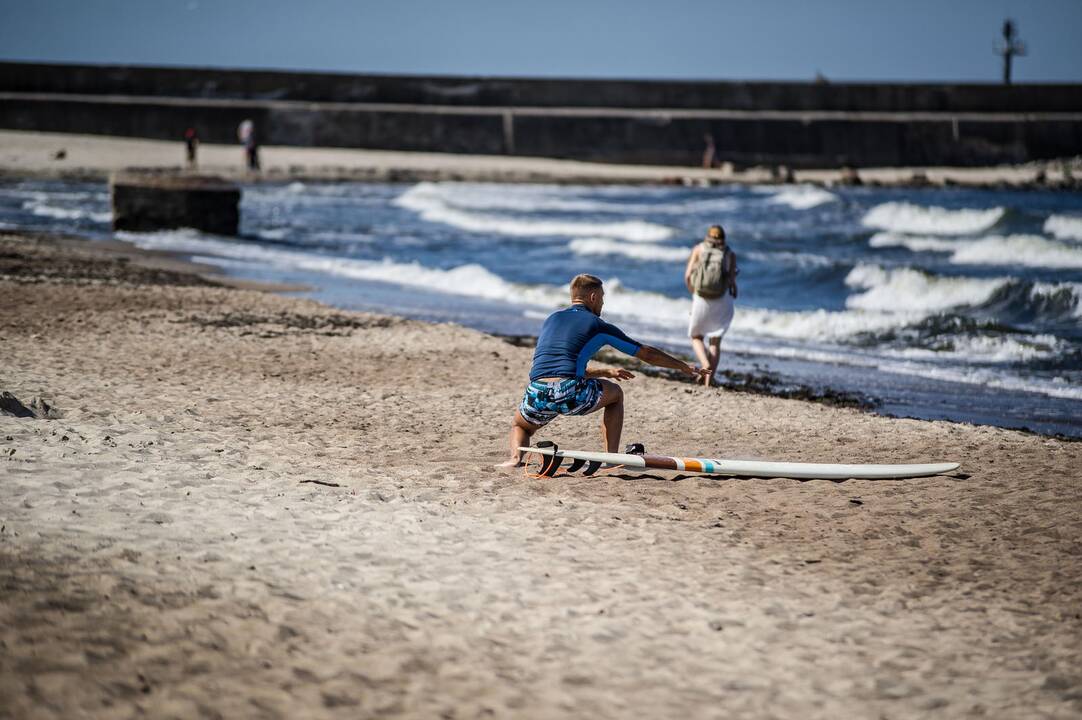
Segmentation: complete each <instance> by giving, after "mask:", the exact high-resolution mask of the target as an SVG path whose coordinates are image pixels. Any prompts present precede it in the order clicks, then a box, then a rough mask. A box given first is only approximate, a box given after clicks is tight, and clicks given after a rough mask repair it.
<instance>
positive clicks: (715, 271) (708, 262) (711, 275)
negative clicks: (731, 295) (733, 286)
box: [691, 245, 729, 300]
mask: <svg viewBox="0 0 1082 720" xmlns="http://www.w3.org/2000/svg"><path fill="white" fill-rule="evenodd" d="M728 251H729V249H728V248H725V249H724V250H722V249H721V248H716V247H710V246H709V245H703V249H702V252H700V253H699V262H697V263H696V264H695V267H693V268H692V269H691V289H692V290H694V291H695V294H696V295H700V296H702V297H704V298H706V299H708V300H714V299H716V298H719V297H721V296H722V295H724V294H725V291H726V290H728V289H729V276H728V274H727V273H726V272H725V255H726V253H728Z"/></svg>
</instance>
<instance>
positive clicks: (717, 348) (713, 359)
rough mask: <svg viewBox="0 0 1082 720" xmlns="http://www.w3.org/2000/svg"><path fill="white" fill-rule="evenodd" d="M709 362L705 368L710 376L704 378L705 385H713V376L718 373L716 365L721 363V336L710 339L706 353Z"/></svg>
mask: <svg viewBox="0 0 1082 720" xmlns="http://www.w3.org/2000/svg"><path fill="white" fill-rule="evenodd" d="M708 354H709V356H710V361H709V363H708V364H707V365H705V366H704V367H706V368H707V369H708V370H709V371H710V374H709V375H707V376H706V381H705V384H706V385H713V384H714V374H715V373H716V372H717V371H718V363H719V362H721V336H720V335H719V336H717V337H712V338H710V349H709V351H708Z"/></svg>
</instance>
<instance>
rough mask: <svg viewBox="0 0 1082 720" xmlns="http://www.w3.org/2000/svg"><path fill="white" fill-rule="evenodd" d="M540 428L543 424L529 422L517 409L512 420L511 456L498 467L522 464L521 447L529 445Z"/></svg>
mask: <svg viewBox="0 0 1082 720" xmlns="http://www.w3.org/2000/svg"><path fill="white" fill-rule="evenodd" d="M540 429H541V426H539V425H534V424H533V423H531V422H527V421H526V419H525V418H523V417H522V415H521V414H519V411H518V410H516V411H515V417H514V418H513V419H512V420H511V438H510V442H511V457H510V459H508V460H505V461H504V462H502V463H500V464H498V465H497V466H496V467H518V466H519V465H522V455H523V453H522V451H521V450H519V448H520V447H526V446H528V445H529V444H530V438H531V437H533V434H534V433H535V432H537V431H538V430H540Z"/></svg>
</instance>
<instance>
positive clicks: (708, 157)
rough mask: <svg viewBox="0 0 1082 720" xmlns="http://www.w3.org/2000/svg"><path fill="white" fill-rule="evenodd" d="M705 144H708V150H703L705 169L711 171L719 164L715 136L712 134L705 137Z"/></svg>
mask: <svg viewBox="0 0 1082 720" xmlns="http://www.w3.org/2000/svg"><path fill="white" fill-rule="evenodd" d="M703 142H705V143H706V149H705V150H703V167H704V168H706V169H708V170H709V169H710V168H712V167H715V166H716V165H717V164H718V148H717V146H716V145H715V144H714V136H713V135H711V134H710V133H706V134H705V135H703Z"/></svg>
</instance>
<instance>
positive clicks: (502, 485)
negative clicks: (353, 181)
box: [0, 241, 1082, 720]
mask: <svg viewBox="0 0 1082 720" xmlns="http://www.w3.org/2000/svg"><path fill="white" fill-rule="evenodd" d="M0 242H5V243H6V245H5V247H4V252H2V253H0V261H2V262H5V263H9V264H10V265H11V266H16V265H17V266H18V267H19V268H22V269H21V270H19V272H21V273H24V277H25V278H27V279H33V280H35V281H36V282H34V283H33V284H30V283H28V282H20V281H18V279H16V278H8V277H6V276H5V277H4V278H2V279H0V303H2V304H3V307H5V312H4V313H0V343H2V344H3V347H4V363H3V367H2V368H0V391H4V392H9V393H11V394H12V395H13V396H15V397H16V398H18V399H19V400H20V401H23V402H24V403H25V404H26V405H27V406H29V407H32V408H39V409H43V410H42V412H41V414H40V415H36V416H34V417H12V416H9V415H5V414H3V413H0V585H2V586H3V587H5V588H7V592H5V593H4V594H3V596H0V647H2V648H3V652H0V708H3V709H4V710H0V715H3V714H4V711H7V712H8V713H9V714H10V715H11V716H12V717H20V718H22V717H26V718H35V719H37V718H50V719H51V718H65V717H72V716H75V715H79V716H85V717H90V718H106V717H116V716H118V715H121V716H128V715H135V714H143V715H147V716H153V717H214V716H222V717H244V716H250V715H253V714H255V715H260V716H268V717H310V716H318V717H343V718H347V717H358V716H364V717H403V718H405V717H438V716H439V715H441V714H444V715H448V716H450V715H452V714H453V715H454V716H456V717H457V716H460V717H473V716H480V715H489V716H495V717H524V718H539V719H540V718H551V717H571V716H579V715H583V714H588V715H589V716H590V717H595V718H599V720H607V719H608V718H630V717H643V716H648V717H667V716H672V715H679V716H686V717H705V716H714V715H719V714H720V715H725V716H732V717H761V716H767V715H776V716H785V717H802V718H804V717H808V718H812V719H813V720H819V719H820V718H822V719H823V720H825V719H826V718H833V717H878V716H881V715H889V716H892V717H894V716H899V717H910V716H923V715H927V714H928V713H933V714H935V713H940V714H941V713H944V712H945V713H948V714H951V715H956V716H963V715H989V714H990V715H994V716H1012V717H1013V716H1024V715H1028V714H1040V715H1042V716H1045V717H1057V718H1058V717H1063V718H1066V717H1072V716H1074V715H1077V713H1078V712H1079V711H1082V678H1080V677H1079V676H1078V673H1077V668H1078V667H1080V665H1082V622H1080V621H1079V618H1078V607H1079V604H1080V603H1082V564H1080V563H1079V557H1080V552H1082V546H1080V543H1079V538H1082V518H1080V517H1079V515H1078V513H1077V511H1076V509H1077V508H1078V507H1079V504H1080V503H1082V483H1080V482H1079V475H1078V468H1079V467H1082V445H1080V444H1078V443H1065V442H1060V441H1058V440H1055V439H1051V438H1046V437H1036V436H1032V435H1026V434H1023V433H1020V432H1015V431H1010V430H1004V429H1000V428H994V427H987V426H973V425H966V424H958V423H948V422H942V421H916V420H903V419H892V418H886V417H882V416H879V415H873V414H870V413H864V412H859V411H856V410H853V409H849V408H838V407H830V406H827V405H822V404H817V403H809V402H802V401H798V400H786V399H780V398H775V397H768V396H760V395H751V394H748V393H736V392H720V391H713V392H712V391H708V390H706V389H703V388H697V387H695V386H690V385H685V384H678V383H674V382H668V381H665V380H663V379H661V378H657V377H650V376H639V377H636V378H635V379H633V380H630V381H628V382H627V383H626V384H625V386H624V387H625V392H626V393H627V410H626V419H625V439H626V440H627V441H638V440H645V441H646V443H647V447H648V448H650V449H652V450H653V451H655V452H659V451H660V452H672V453H686V454H688V455H691V456H694V455H699V456H704V455H705V456H710V455H713V454H716V453H718V452H722V453H724V455H725V456H728V457H743V458H749V459H779V460H781V459H787V460H795V461H813V462H814V461H821V462H823V461H825V462H831V461H851V462H906V461H913V460H918V459H937V460H938V459H944V460H959V461H961V462H962V463H963V465H962V468H961V471H960V472H958V473H955V474H952V475H949V476H939V477H932V478H918V479H913V480H906V481H893V480H888V481H861V480H846V481H841V482H827V481H818V480H811V481H795V480H780V479H768V478H762V479H751V480H735V479H727V478H723V477H716V476H698V475H691V474H675V475H674V474H667V473H661V472H657V473H653V472H651V473H634V472H621V473H620V474H610V475H605V476H601V477H592V478H580V477H570V478H561V479H559V480H556V481H537V480H534V479H532V478H530V477H528V476H526V475H524V474H522V473H520V472H502V471H498V470H496V469H495V468H493V467H492V465H493V463H494V462H496V461H498V460H500V459H502V458H503V456H504V455H505V454H506V452H507V450H506V448H505V447H504V446H505V444H506V442H507V438H506V433H507V423H508V420H509V416H510V413H511V412H512V410H513V408H514V406H515V404H516V403H517V400H518V398H519V397H520V393H521V392H522V386H523V381H524V379H525V377H526V374H527V371H528V367H529V362H530V357H531V353H530V351H529V350H528V349H527V348H519V347H514V346H512V345H510V344H508V343H507V342H505V341H504V340H502V339H499V338H496V337H493V336H490V335H485V334H483V333H480V332H477V331H473V330H469V329H467V328H463V327H461V326H456V325H450V324H429V323H422V322H418V321H413V320H403V319H398V318H393V317H386V316H380V315H374V314H368V313H359V312H345V311H337V310H334V309H333V308H330V307H327V306H325V305H321V304H319V303H317V302H315V301H312V300H307V299H300V298H292V297H286V296H282V295H278V294H273V293H268V292H253V291H251V290H245V289H234V288H225V287H219V286H215V285H210V284H207V282H206V280H205V279H200V278H198V277H197V276H195V275H191V274H186V273H183V272H179V271H176V268H173V269H168V268H161V267H159V268H153V267H151V268H143V267H140V266H139V260H138V259H135V260H129V261H127V262H121V261H120V260H119V259H118V258H117V257H115V256H114V255H109V254H106V255H104V256H102V255H95V254H94V253H92V252H90V251H89V250H87V249H85V248H80V247H79V246H77V245H76V246H75V247H64V246H57V245H56V244H55V243H51V242H49V241H0ZM83 242H85V241H83ZM73 244H74V243H73ZM33 398H39V399H42V400H44V401H45V402H44V403H37V404H35V403H34V402H33V401H32V399H33ZM538 439H551V440H553V441H556V442H558V443H559V444H560V445H561V447H566V448H584V449H588V448H595V447H597V444H598V443H599V437H598V428H597V422H596V416H595V418H563V419H561V420H558V421H556V422H555V423H553V424H552V425H551V426H548V427H547V428H546V430H545V431H544V433H543V434H542V435H539V436H538V437H536V438H535V440H538Z"/></svg>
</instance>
